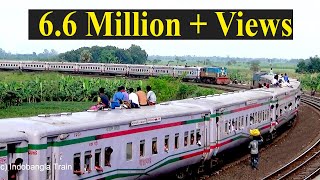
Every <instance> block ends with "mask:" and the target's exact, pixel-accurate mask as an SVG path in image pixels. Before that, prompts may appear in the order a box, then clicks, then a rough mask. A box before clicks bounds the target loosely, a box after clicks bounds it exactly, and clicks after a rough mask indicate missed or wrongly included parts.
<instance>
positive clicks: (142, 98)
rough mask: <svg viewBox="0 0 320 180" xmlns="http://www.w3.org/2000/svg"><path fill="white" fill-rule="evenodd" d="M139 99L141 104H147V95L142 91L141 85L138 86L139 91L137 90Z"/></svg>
mask: <svg viewBox="0 0 320 180" xmlns="http://www.w3.org/2000/svg"><path fill="white" fill-rule="evenodd" d="M136 94H137V96H138V100H139V105H140V106H147V105H148V103H147V95H146V93H145V92H143V91H141V87H137V92H136Z"/></svg>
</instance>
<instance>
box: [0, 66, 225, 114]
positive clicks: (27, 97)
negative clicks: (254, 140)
mask: <svg viewBox="0 0 320 180" xmlns="http://www.w3.org/2000/svg"><path fill="white" fill-rule="evenodd" d="M0 76H1V77H2V79H1V80H0V100H1V103H0V118H6V117H17V116H22V115H23V116H32V115H37V114H43V113H53V112H65V111H69V112H74V111H83V110H84V109H87V108H89V107H90V106H91V105H93V104H95V102H96V101H97V97H98V89H99V88H100V87H105V88H106V95H107V96H108V97H109V98H112V97H113V94H114V93H115V92H116V89H117V87H118V86H121V85H123V86H125V87H126V88H127V89H129V88H130V87H132V88H134V89H136V87H138V86H140V87H141V88H142V90H144V91H145V88H146V86H147V85H150V86H151V87H152V89H153V91H154V92H155V93H156V95H157V101H158V102H163V101H170V100H176V99H184V98H188V97H194V96H201V95H208V94H216V93H221V91H218V90H215V89H205V88H200V87H198V86H195V85H188V84H185V83H182V82H181V80H179V79H173V78H170V77H161V78H149V79H148V80H128V79H124V78H121V77H120V78H116V77H115V78H113V79H106V78H92V77H81V76H70V75H65V74H59V73H43V72H30V73H25V72H19V71H16V72H2V71H0ZM19 102H22V104H19ZM17 104H19V106H17Z"/></svg>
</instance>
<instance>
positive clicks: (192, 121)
mask: <svg viewBox="0 0 320 180" xmlns="http://www.w3.org/2000/svg"><path fill="white" fill-rule="evenodd" d="M198 122H203V119H192V120H189V121H184V123H183V124H193V123H198Z"/></svg>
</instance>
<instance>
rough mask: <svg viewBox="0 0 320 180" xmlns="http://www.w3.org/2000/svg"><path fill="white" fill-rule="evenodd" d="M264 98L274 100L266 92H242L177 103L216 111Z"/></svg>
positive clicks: (202, 97) (190, 99)
mask: <svg viewBox="0 0 320 180" xmlns="http://www.w3.org/2000/svg"><path fill="white" fill-rule="evenodd" d="M264 98H272V94H271V93H268V92H264V91H259V92H257V91H252V90H248V91H240V92H230V93H223V94H221V95H220V94H216V95H212V96H201V97H198V98H189V99H184V100H180V101H177V103H190V104H198V105H201V106H204V107H210V110H214V109H217V108H220V107H227V106H230V105H234V104H239V103H243V102H247V101H251V100H258V99H264Z"/></svg>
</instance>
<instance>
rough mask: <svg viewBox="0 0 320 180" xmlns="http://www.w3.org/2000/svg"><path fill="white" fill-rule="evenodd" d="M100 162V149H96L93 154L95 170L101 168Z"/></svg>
mask: <svg viewBox="0 0 320 180" xmlns="http://www.w3.org/2000/svg"><path fill="white" fill-rule="evenodd" d="M100 162H101V149H96V151H95V154H94V166H95V167H96V168H101V167H100V165H101V164H100Z"/></svg>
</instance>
